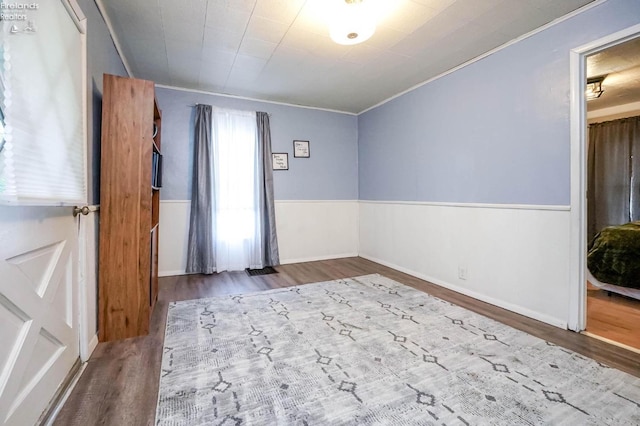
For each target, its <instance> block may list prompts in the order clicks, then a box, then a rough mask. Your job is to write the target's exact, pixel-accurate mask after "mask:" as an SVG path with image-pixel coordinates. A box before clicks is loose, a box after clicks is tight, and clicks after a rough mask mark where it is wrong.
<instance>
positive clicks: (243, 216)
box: [212, 109, 261, 271]
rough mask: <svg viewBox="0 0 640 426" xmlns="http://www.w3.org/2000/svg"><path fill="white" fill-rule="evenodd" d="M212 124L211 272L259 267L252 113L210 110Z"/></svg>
mask: <svg viewBox="0 0 640 426" xmlns="http://www.w3.org/2000/svg"><path fill="white" fill-rule="evenodd" d="M212 123H213V125H212V142H213V173H214V176H213V182H214V190H213V193H214V196H215V211H214V212H213V217H214V221H215V230H216V235H215V252H216V256H217V259H216V262H217V269H218V271H223V270H229V271H237V270H242V269H244V268H247V267H251V268H256V267H261V266H258V265H259V263H260V261H261V260H260V256H259V255H258V253H260V246H261V243H260V207H259V194H260V191H259V187H258V186H259V185H258V182H259V176H258V172H259V167H258V149H257V146H258V144H257V128H256V113H255V112H253V111H237V110H227V109H214V110H213V111H212Z"/></svg>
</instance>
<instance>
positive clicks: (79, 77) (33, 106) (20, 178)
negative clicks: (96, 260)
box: [0, 1, 86, 205]
mask: <svg viewBox="0 0 640 426" xmlns="http://www.w3.org/2000/svg"><path fill="white" fill-rule="evenodd" d="M20 28H22V27H20ZM83 37H84V36H83V35H82V34H81V33H80V31H79V29H78V26H77V25H76V22H75V18H72V17H71V15H70V13H69V12H68V11H67V9H66V7H65V5H64V4H63V2H61V1H47V2H41V3H40V7H39V9H38V15H37V26H36V32H30V33H26V32H22V31H18V32H17V33H16V34H9V33H8V32H7V33H3V34H2V42H1V43H0V44H1V46H0V101H1V102H0V106H1V108H2V120H1V121H2V133H3V141H4V146H3V147H2V151H0V202H2V203H7V204H32V205H61V204H77V203H81V202H84V201H85V200H86V183H85V181H86V170H85V163H86V160H85V156H86V153H85V125H84V117H85V107H84V101H83V93H84V91H85V85H84V83H85V78H84V74H83V73H84V65H83V59H82V58H83V55H82V52H83V49H84V47H83V44H84V41H83Z"/></svg>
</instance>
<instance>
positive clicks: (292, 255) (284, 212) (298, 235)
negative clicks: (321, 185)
mask: <svg viewBox="0 0 640 426" xmlns="http://www.w3.org/2000/svg"><path fill="white" fill-rule="evenodd" d="M276 228H277V232H278V246H279V248H280V263H283V264H286V263H299V262H310V261H313V260H325V259H337V258H341V257H352V256H357V255H358V201H356V200H347V201H340V200H329V201H276Z"/></svg>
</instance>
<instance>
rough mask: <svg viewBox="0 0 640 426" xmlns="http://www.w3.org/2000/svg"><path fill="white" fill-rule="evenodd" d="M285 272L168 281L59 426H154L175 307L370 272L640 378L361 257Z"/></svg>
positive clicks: (78, 390) (81, 386) (593, 347)
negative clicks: (143, 323) (137, 332)
mask: <svg viewBox="0 0 640 426" xmlns="http://www.w3.org/2000/svg"><path fill="white" fill-rule="evenodd" d="M278 270H279V271H280V273H279V274H274V275H265V276H259V277H248V276H247V275H246V274H245V273H244V272H231V273H222V274H217V275H212V276H202V275H190V276H180V277H167V278H162V279H161V280H160V293H159V298H158V303H157V305H156V309H155V311H154V313H153V316H152V324H151V331H150V333H149V335H148V336H145V337H139V338H134V339H127V340H121V341H117V342H109V343H100V344H99V345H98V347H97V348H96V350H95V352H94V354H93V355H92V357H91V359H90V360H89V362H88V365H87V367H86V370H85V371H84V373H83V374H82V376H81V377H80V380H79V382H78V384H77V385H76V387H75V388H74V389H73V392H72V394H71V395H70V397H69V399H68V400H67V402H66V403H65V405H64V407H63V408H62V410H61V412H60V413H59V415H58V417H57V419H56V421H55V423H54V424H55V425H61V426H67V425H83V426H84V425H118V426H120V425H152V424H153V422H154V415H155V408H156V400H157V392H158V378H159V374H160V373H159V372H160V362H161V357H162V342H163V339H164V327H165V320H166V316H167V304H168V303H169V302H172V301H176V300H188V299H195V298H202V297H212V296H221V295H226V294H234V293H246V292H253V291H260V290H267V289H272V288H279V287H287V286H291V285H297V284H305V283H312V282H318V281H326V280H332V279H337V278H347V277H353V276H358V275H366V274H371V273H379V274H382V275H385V276H387V277H389V278H391V279H394V280H396V281H398V282H401V283H403V284H406V285H409V286H411V287H414V288H416V289H419V290H422V291H425V292H427V293H430V294H432V295H434V296H437V297H440V298H441V299H445V300H448V301H450V302H452V303H455V304H457V305H459V306H462V307H465V308H467V309H469V310H472V311H475V312H477V313H480V314H482V315H485V316H487V317H490V318H493V319H495V320H498V321H500V322H503V323H505V324H508V325H510V326H512V327H514V328H517V329H520V330H522V331H525V332H527V333H530V334H533V335H535V336H538V337H540V338H542V339H545V340H548V341H550V342H553V343H556V344H559V345H562V346H564V347H566V348H568V349H571V350H573V351H576V352H578V353H581V354H583V355H585V356H588V357H591V358H593V359H596V360H598V361H601V362H604V363H606V364H609V365H610V366H613V367H616V368H619V369H621V370H624V371H626V372H628V373H631V374H634V375H636V376H638V377H640V354H637V353H634V352H631V351H626V350H624V349H620V348H617V347H615V346H612V345H609V344H607V343H604V342H602V341H599V340H596V339H593V338H590V337H587V336H584V335H581V334H578V333H573V332H570V331H566V330H561V329H558V328H556V327H553V326H550V325H546V324H543V323H541V322H538V321H535V320H532V319H529V318H526V317H523V316H521V315H518V314H514V313H512V312H509V311H505V310H504V309H500V308H497V307H495V306H492V305H489V304H487V303H483V302H479V301H477V300H475V299H472V298H470V297H467V296H463V295H461V294H458V293H455V292H453V291H451V290H447V289H445V288H442V287H439V286H436V285H434V284H430V283H428V282H425V281H422V280H420V279H417V278H414V277H412V276H410V275H406V274H403V273H401V272H398V271H395V270H393V269H390V268H387V267H385V266H382V265H379V264H376V263H373V262H370V261H368V260H364V259H362V258H349V259H339V260H328V261H321V262H308V263H300V264H295V265H285V266H280V267H278Z"/></svg>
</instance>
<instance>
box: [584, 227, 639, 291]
mask: <svg viewBox="0 0 640 426" xmlns="http://www.w3.org/2000/svg"><path fill="white" fill-rule="evenodd" d="M587 267H588V268H589V271H591V274H593V276H594V277H596V278H597V279H598V281H601V282H603V283H607V284H615V285H619V286H622V287H630V288H640V221H638V222H630V223H626V224H624V225H619V226H609V227H606V228H604V229H603V230H602V231H600V232H599V233H598V234H597V235H596V236H595V237H594V238H593V240H592V241H591V244H589V253H588V255H587Z"/></svg>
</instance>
